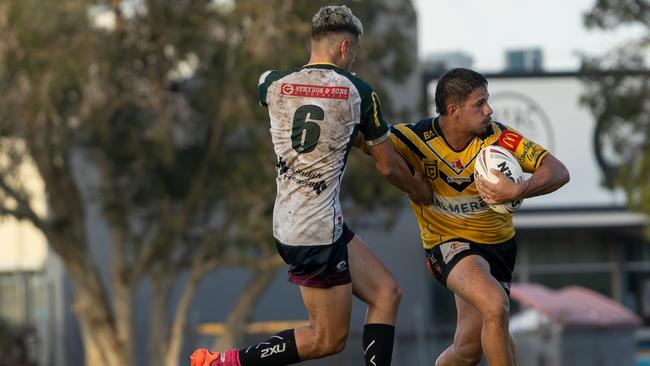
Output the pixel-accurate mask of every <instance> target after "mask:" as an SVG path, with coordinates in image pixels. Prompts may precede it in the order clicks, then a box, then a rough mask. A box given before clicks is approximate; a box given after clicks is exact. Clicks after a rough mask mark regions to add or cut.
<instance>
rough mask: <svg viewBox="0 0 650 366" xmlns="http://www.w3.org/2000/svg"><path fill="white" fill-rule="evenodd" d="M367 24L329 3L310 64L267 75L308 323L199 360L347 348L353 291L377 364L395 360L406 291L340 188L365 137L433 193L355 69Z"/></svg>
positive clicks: (293, 273)
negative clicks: (346, 212) (352, 224)
mask: <svg viewBox="0 0 650 366" xmlns="http://www.w3.org/2000/svg"><path fill="white" fill-rule="evenodd" d="M362 33H363V27H362V25H361V22H360V21H359V19H358V18H356V17H355V16H354V15H353V14H352V12H351V11H350V9H348V8H347V7H345V6H327V7H323V8H321V9H320V10H319V11H318V13H316V15H314V17H313V19H312V36H311V57H310V60H309V63H308V64H307V65H305V66H302V67H298V68H295V69H292V70H289V71H285V72H277V71H269V72H266V73H264V74H262V76H261V77H260V83H259V90H260V102H261V104H262V105H264V106H267V107H268V109H269V117H270V120H271V137H272V140H273V146H274V149H275V153H276V154H277V159H278V163H277V168H278V178H277V196H276V201H275V208H274V211H273V235H274V237H275V239H276V242H277V248H278V252H279V253H280V255H281V256H282V258H283V259H284V260H285V262H286V263H287V264H288V265H289V282H292V283H294V284H297V285H298V286H299V287H300V292H301V294H302V298H303V302H304V304H305V307H306V309H307V312H308V314H309V325H308V326H306V327H301V328H296V329H288V330H285V331H282V332H280V333H278V334H276V335H274V336H272V337H271V338H269V339H268V340H266V341H264V342H262V343H259V344H257V345H252V346H250V347H246V348H242V349H234V350H229V351H225V352H209V351H208V350H206V349H199V350H196V351H195V352H194V353H193V354H192V356H191V357H190V360H191V364H192V366H280V365H289V364H293V363H297V362H300V361H304V360H309V359H315V358H321V357H325V356H328V355H332V354H335V353H338V352H340V351H342V350H343V348H344V346H345V341H346V339H347V336H348V330H349V325H350V313H351V306H352V295H354V296H356V297H358V298H359V299H360V300H362V301H363V302H365V303H366V304H367V305H368V310H367V314H366V321H365V326H364V331H363V352H364V358H365V361H366V365H367V366H386V365H390V362H391V356H392V349H393V338H394V325H395V320H396V316H397V308H398V306H399V301H400V288H399V286H398V284H397V282H396V281H395V278H394V277H393V275H392V274H391V273H390V271H389V270H388V269H387V268H386V267H385V266H384V265H383V264H382V263H381V262H380V261H379V259H378V258H377V257H376V256H375V255H374V254H373V253H372V252H371V251H370V250H369V249H368V247H367V246H366V245H365V244H364V243H363V241H362V240H361V239H360V238H359V237H358V236H356V235H355V234H354V233H353V232H352V231H351V230H350V229H348V228H347V226H346V225H345V221H344V219H343V214H342V212H341V204H340V202H339V191H340V185H341V179H342V177H343V172H344V170H345V164H346V160H347V154H348V152H349V150H350V148H351V146H352V144H353V141H354V140H355V137H356V135H357V133H358V132H361V133H362V134H363V138H364V139H365V143H366V145H367V146H368V149H369V150H370V152H371V154H372V156H373V158H374V159H375V164H376V167H377V169H378V171H379V172H380V173H381V174H382V175H383V176H384V177H385V178H386V179H387V180H388V181H389V182H390V183H392V184H393V185H395V186H396V187H398V188H400V189H401V190H403V191H404V192H406V193H408V195H409V197H410V199H411V200H412V201H415V202H419V203H423V204H430V203H431V202H432V191H431V188H430V186H429V185H428V183H426V181H425V180H424V179H423V177H422V176H421V175H419V173H415V175H413V174H412V173H411V171H410V170H409V167H408V165H406V163H405V161H404V160H403V159H402V158H401V157H400V156H399V155H397V154H396V153H395V151H394V150H393V147H392V145H391V142H390V140H389V136H390V131H389V128H388V127H387V125H386V123H385V122H384V120H383V119H382V113H381V108H380V103H379V98H378V97H377V94H375V92H374V91H373V90H372V88H371V87H370V86H369V85H368V84H366V83H365V82H363V81H362V80H361V79H359V78H357V77H355V76H354V75H352V74H351V73H349V71H348V70H349V69H350V66H351V65H352V63H353V62H354V59H355V57H356V55H357V52H358V50H359V40H360V36H361V35H362Z"/></svg>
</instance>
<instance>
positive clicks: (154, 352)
mask: <svg viewBox="0 0 650 366" xmlns="http://www.w3.org/2000/svg"><path fill="white" fill-rule="evenodd" d="M170 276H173V275H165V274H164V273H151V274H150V276H149V280H150V283H151V305H150V308H149V310H150V312H149V350H148V355H149V359H148V361H149V362H148V364H149V365H163V364H164V363H163V362H164V360H165V354H166V352H167V350H166V345H167V339H168V337H169V317H168V316H167V306H168V305H169V291H170V288H171V284H172V283H173V282H172V281H171V280H172V278H170ZM177 356H178V355H177ZM177 359H178V358H177Z"/></svg>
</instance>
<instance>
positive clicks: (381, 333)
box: [363, 324, 395, 366]
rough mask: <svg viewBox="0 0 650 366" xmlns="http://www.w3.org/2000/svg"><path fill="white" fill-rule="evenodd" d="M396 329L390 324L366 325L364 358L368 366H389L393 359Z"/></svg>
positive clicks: (364, 331) (364, 329)
mask: <svg viewBox="0 0 650 366" xmlns="http://www.w3.org/2000/svg"><path fill="white" fill-rule="evenodd" d="M394 337H395V327H394V326H392V325H388V324H366V325H365V326H364V327H363V357H364V358H365V359H366V366H389V365H390V361H391V359H392V358H393V338H394Z"/></svg>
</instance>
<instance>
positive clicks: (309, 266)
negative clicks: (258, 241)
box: [275, 225, 354, 288]
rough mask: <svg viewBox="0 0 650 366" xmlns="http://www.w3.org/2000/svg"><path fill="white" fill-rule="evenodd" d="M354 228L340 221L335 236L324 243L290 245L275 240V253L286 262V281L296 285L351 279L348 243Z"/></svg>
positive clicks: (320, 285) (325, 284) (326, 285)
mask: <svg viewBox="0 0 650 366" xmlns="http://www.w3.org/2000/svg"><path fill="white" fill-rule="evenodd" d="M352 238H354V232H353V231H352V230H349V229H348V227H347V226H346V225H343V232H342V233H341V236H340V237H339V239H338V240H337V241H336V242H334V243H333V244H328V245H313V246H312V245H304V246H293V245H286V244H282V243H281V242H279V241H277V240H276V241H275V243H276V246H277V249H278V254H280V256H281V257H282V259H284V261H285V262H286V263H287V264H288V265H289V282H291V283H294V284H296V285H300V286H306V287H317V288H329V287H334V286H340V285H345V284H348V283H350V282H352V279H351V277H350V268H349V265H348V243H349V242H350V240H352Z"/></svg>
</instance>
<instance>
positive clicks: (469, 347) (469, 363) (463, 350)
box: [454, 342, 483, 366]
mask: <svg viewBox="0 0 650 366" xmlns="http://www.w3.org/2000/svg"><path fill="white" fill-rule="evenodd" d="M482 354H483V349H482V348H481V343H480V342H479V343H474V344H465V345H461V346H459V347H454V356H456V357H455V359H456V361H457V362H458V365H462V366H475V365H478V363H479V362H481V355H482Z"/></svg>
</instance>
